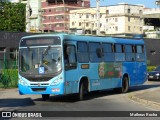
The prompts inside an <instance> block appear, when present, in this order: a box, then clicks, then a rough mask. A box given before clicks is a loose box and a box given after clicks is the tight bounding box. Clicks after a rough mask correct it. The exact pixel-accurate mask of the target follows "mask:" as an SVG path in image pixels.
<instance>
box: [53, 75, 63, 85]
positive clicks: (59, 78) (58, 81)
mask: <svg viewBox="0 0 160 120" xmlns="http://www.w3.org/2000/svg"><path fill="white" fill-rule="evenodd" d="M60 82H62V77H58V78H56V79H55V80H54V81H53V82H52V83H51V85H58V84H59V83H60Z"/></svg>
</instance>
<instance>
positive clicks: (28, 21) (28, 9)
mask: <svg viewBox="0 0 160 120" xmlns="http://www.w3.org/2000/svg"><path fill="white" fill-rule="evenodd" d="M26 11H27V15H26V16H27V20H26V22H27V30H26V31H27V32H30V27H31V24H30V0H27V5H26Z"/></svg>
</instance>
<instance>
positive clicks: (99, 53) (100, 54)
mask: <svg viewBox="0 0 160 120" xmlns="http://www.w3.org/2000/svg"><path fill="white" fill-rule="evenodd" d="M96 54H97V56H98V58H102V57H103V52H102V49H101V48H97V50H96Z"/></svg>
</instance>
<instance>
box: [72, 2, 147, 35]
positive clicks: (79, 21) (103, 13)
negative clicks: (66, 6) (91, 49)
mask: <svg viewBox="0 0 160 120" xmlns="http://www.w3.org/2000/svg"><path fill="white" fill-rule="evenodd" d="M143 8H144V6H142V5H130V4H126V3H120V4H117V5H113V6H107V7H100V33H101V34H105V35H130V34H142V33H143V29H142V28H143V18H142V15H143ZM70 18H71V19H70V30H71V32H77V31H82V32H83V33H87V34H96V31H97V29H98V27H97V20H98V19H97V9H96V8H85V9H80V10H71V11H70Z"/></svg>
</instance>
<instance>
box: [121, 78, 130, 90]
mask: <svg viewBox="0 0 160 120" xmlns="http://www.w3.org/2000/svg"><path fill="white" fill-rule="evenodd" d="M128 89H129V82H128V77H124V78H123V81H122V93H126V92H128Z"/></svg>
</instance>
